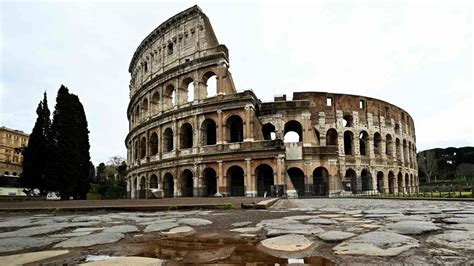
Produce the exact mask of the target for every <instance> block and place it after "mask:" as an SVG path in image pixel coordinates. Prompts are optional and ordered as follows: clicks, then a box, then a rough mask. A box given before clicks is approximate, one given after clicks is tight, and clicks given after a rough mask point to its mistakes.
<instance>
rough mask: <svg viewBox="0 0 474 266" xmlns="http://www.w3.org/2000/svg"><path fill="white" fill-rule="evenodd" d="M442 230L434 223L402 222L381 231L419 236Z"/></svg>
mask: <svg viewBox="0 0 474 266" xmlns="http://www.w3.org/2000/svg"><path fill="white" fill-rule="evenodd" d="M440 229H441V228H440V227H438V226H436V225H435V224H434V223H432V222H425V221H401V222H397V223H394V224H389V225H386V226H385V227H383V228H381V230H390V231H393V232H396V233H399V234H402V235H419V234H423V233H427V232H431V231H436V230H440Z"/></svg>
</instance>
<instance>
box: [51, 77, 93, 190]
mask: <svg viewBox="0 0 474 266" xmlns="http://www.w3.org/2000/svg"><path fill="white" fill-rule="evenodd" d="M50 135H51V137H50V141H51V145H50V149H49V153H50V159H49V160H48V167H47V177H48V181H50V182H51V184H52V185H54V189H55V190H57V191H58V192H59V193H60V195H61V199H69V198H70V197H74V198H76V199H77V198H81V199H85V198H86V195H87V192H88V190H89V186H90V184H89V182H90V180H89V179H90V178H89V169H90V155H89V148H90V145H89V130H88V129H87V120H86V116H85V113H84V108H83V107H82V104H81V103H80V101H79V98H78V97H77V96H76V95H73V94H70V93H69V90H68V89H67V88H66V87H65V86H64V85H61V88H59V91H58V96H57V97H56V107H55V110H54V113H53V123H52V125H51V134H50Z"/></svg>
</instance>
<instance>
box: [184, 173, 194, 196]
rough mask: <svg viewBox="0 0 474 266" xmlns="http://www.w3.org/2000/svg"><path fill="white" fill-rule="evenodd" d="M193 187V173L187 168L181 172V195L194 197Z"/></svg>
mask: <svg viewBox="0 0 474 266" xmlns="http://www.w3.org/2000/svg"><path fill="white" fill-rule="evenodd" d="M193 187H194V186H193V173H192V172H191V171H190V170H188V169H186V170H184V171H183V173H182V174H181V196H183V197H192V196H193Z"/></svg>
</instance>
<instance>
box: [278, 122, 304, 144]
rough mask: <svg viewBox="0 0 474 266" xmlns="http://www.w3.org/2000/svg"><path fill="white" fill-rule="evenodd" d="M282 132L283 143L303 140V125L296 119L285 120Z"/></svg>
mask: <svg viewBox="0 0 474 266" xmlns="http://www.w3.org/2000/svg"><path fill="white" fill-rule="evenodd" d="M284 132H285V135H284V137H283V142H284V143H290V142H301V141H303V127H302V126H301V124H300V122H298V121H296V120H291V121H288V122H286V124H285V129H284Z"/></svg>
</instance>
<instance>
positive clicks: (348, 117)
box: [342, 114, 354, 127]
mask: <svg viewBox="0 0 474 266" xmlns="http://www.w3.org/2000/svg"><path fill="white" fill-rule="evenodd" d="M342 120H343V121H342V126H343V127H352V126H353V125H354V118H353V117H352V114H345V115H344V116H343V117H342Z"/></svg>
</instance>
